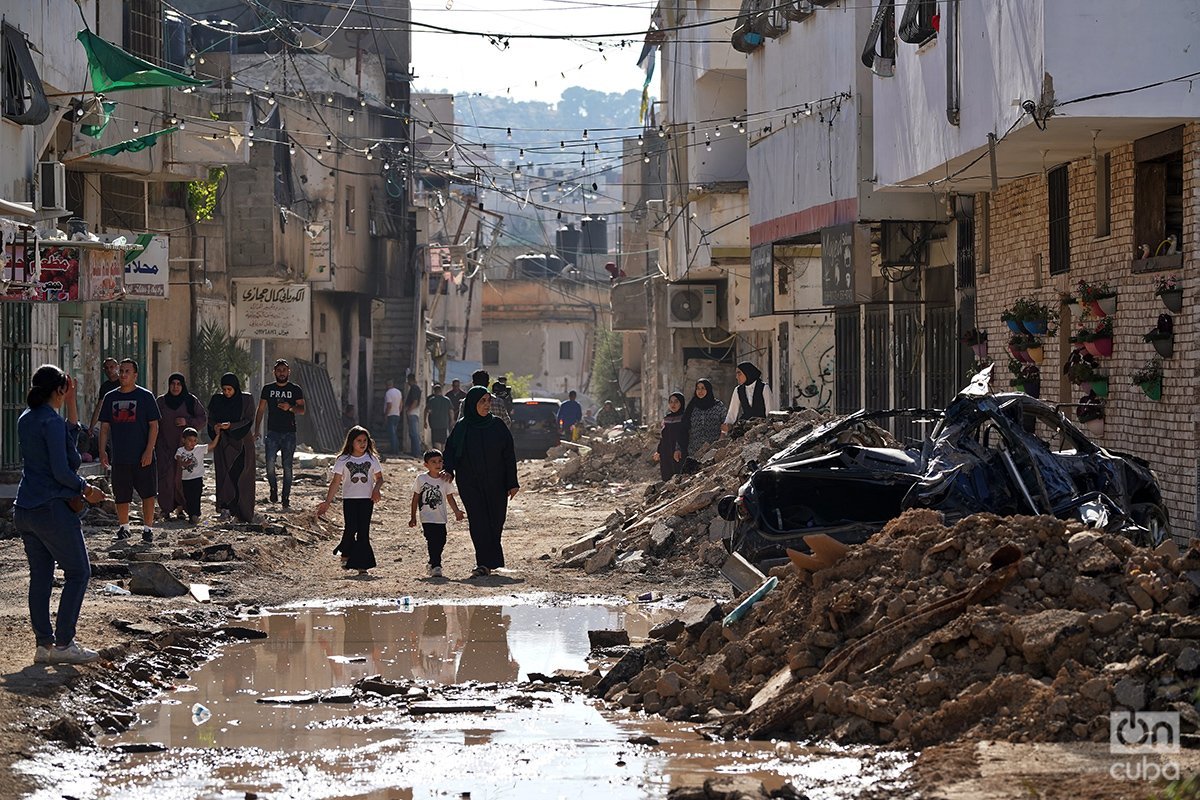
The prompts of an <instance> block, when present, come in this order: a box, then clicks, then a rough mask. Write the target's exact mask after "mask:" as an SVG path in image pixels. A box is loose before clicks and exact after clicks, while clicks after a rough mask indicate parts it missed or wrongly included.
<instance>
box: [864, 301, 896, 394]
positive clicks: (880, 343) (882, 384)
mask: <svg viewBox="0 0 1200 800" xmlns="http://www.w3.org/2000/svg"><path fill="white" fill-rule="evenodd" d="M863 316H864V320H863V322H864V327H865V328H866V358H865V364H866V386H865V387H864V388H865V389H866V398H865V400H866V402H865V404H864V405H865V407H866V408H867V410H868V411H878V410H880V409H884V408H887V407H888V405H889V404H888V373H889V372H890V370H889V369H888V338H889V334H890V331H889V330H888V327H889V326H888V307H887V306H877V307H874V308H868V309H867V310H866V313H865V314H864V315H863Z"/></svg>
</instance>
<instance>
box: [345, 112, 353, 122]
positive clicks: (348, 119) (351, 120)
mask: <svg viewBox="0 0 1200 800" xmlns="http://www.w3.org/2000/svg"><path fill="white" fill-rule="evenodd" d="M346 122H354V112H353V111H351V112H350V113H349V114H347V115H346Z"/></svg>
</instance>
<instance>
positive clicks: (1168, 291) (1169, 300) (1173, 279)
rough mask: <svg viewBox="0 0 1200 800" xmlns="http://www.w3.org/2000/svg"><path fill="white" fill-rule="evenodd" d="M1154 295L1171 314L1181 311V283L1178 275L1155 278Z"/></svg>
mask: <svg viewBox="0 0 1200 800" xmlns="http://www.w3.org/2000/svg"><path fill="white" fill-rule="evenodd" d="M1154 294H1155V296H1156V297H1158V299H1160V300H1162V302H1163V305H1164V306H1166V307H1167V311H1170V312H1171V313H1172V314H1178V313H1179V312H1180V311H1183V283H1182V282H1181V281H1180V280H1179V276H1178V275H1167V276H1165V277H1159V278H1155V279H1154Z"/></svg>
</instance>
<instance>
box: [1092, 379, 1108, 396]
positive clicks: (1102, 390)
mask: <svg viewBox="0 0 1200 800" xmlns="http://www.w3.org/2000/svg"><path fill="white" fill-rule="evenodd" d="M1091 392H1092V394H1094V395H1096V396H1097V397H1108V378H1105V377H1102V376H1099V375H1097V376H1096V377H1094V378H1092V383H1091Z"/></svg>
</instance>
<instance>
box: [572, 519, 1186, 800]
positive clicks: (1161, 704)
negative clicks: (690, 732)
mask: <svg viewBox="0 0 1200 800" xmlns="http://www.w3.org/2000/svg"><path fill="white" fill-rule="evenodd" d="M1083 533H1085V534H1087V535H1085V536H1081V535H1080V533H1079V529H1078V526H1077V525H1074V526H1072V529H1071V530H1068V526H1067V525H1066V524H1065V523H1064V522H1062V521H1061V520H1057V519H1054V518H1050V517H1008V518H1002V517H998V516H995V515H992V514H978V515H974V516H971V517H967V518H966V519H964V520H961V521H960V522H958V523H956V524H955V525H953V526H951V527H947V526H945V525H944V524H942V523H941V521H940V517H939V516H938V515H937V514H931V513H929V512H922V511H912V512H907V513H905V514H904V515H902V516H901V517H899V518H897V519H895V520H893V521H892V522H891V523H889V524H888V525H887V527H885V528H884V529H883V530H882V531H881V532H880V533H878V534H876V535H875V536H874V537H872V538H871V540H870V541H868V542H867V543H865V544H863V545H858V546H855V547H852V548H850V550H849V552H848V553H846V555H845V557H844V558H842V559H841V560H840V561H838V562H837V563H835V564H832V565H831V566H828V567H825V568H823V569H821V570H819V571H817V572H813V573H810V572H807V571H804V572H801V571H797V570H795V569H794V568H793V567H791V566H790V565H787V566H783V567H776V568H774V569H772V570H771V573H770V575H771V577H775V578H778V580H779V585H778V587H777V588H776V589H775V590H774V591H773V592H771V593H770V594H768V595H767V596H765V597H764V598H763V599H762V600H761V601H760V602H759V603H757V604H756V605H755V606H753V607H752V608H751V609H750V610H749V612H748V613H747V614H746V616H745V618H744V619H743V620H741V621H740V622H737V623H735V624H733V625H732V626H730V627H727V628H722V626H721V623H720V619H721V616H722V613H725V612H728V611H730V610H732V609H733V608H734V607H736V606H737V605H738V604H739V602H740V601H743V600H744V599H745V598H746V597H747V595H743V596H741V597H739V598H736V599H735V600H734V601H732V602H730V603H726V604H725V606H724V608H722V607H721V606H720V605H718V604H716V603H714V602H713V601H710V600H704V599H702V598H693V599H692V600H691V601H689V603H688V605H687V606H686V607H685V608H684V609H683V610H682V613H681V614H680V615H679V619H678V620H672V621H670V622H667V623H663V624H661V625H660V626H658V628H656V630H655V631H654V632H652V633H651V636H652V638H654V637H662V639H661V640H659V641H655V642H652V643H651V644H650V645H647V646H646V647H644V648H642V649H641V650H640V651H636V650H635V651H630V652H629V653H627V654H626V655H625V656H624V657H623V658H622V660H621V662H618V666H621V667H623V669H621V670H620V671H618V670H617V669H616V668H615V667H614V669H613V670H612V671H610V672H609V673H608V674H607V675H605V676H604V679H603V680H602V681H601V682H600V683H599V684H597V686H596V687H595V688H594V689H593V694H596V695H600V696H604V697H605V698H606V699H607V700H609V701H610V702H613V703H616V704H618V705H620V706H622V707H624V708H628V709H630V710H632V711H644V712H647V713H657V714H662V715H663V716H665V717H667V718H668V719H673V720H694V721H709V720H711V719H712V718H713V717H714V715H717V716H720V717H724V718H723V719H722V720H721V721H720V725H719V731H718V732H719V734H720V735H721V736H724V737H750V738H765V737H771V736H781V737H784V738H795V739H825V738H827V739H832V740H835V741H838V742H841V743H845V744H850V743H861V744H888V745H891V746H897V747H915V748H923V747H929V746H931V745H935V744H939V743H942V742H947V741H952V740H956V739H959V738H967V739H972V738H974V739H1002V740H1009V741H1077V740H1080V739H1083V740H1091V741H1097V742H1100V741H1107V739H1108V735H1109V717H1108V715H1109V713H1110V712H1113V711H1120V710H1137V711H1168V710H1177V709H1179V708H1186V709H1189V710H1192V711H1194V708H1193V706H1192V703H1194V697H1193V696H1192V693H1193V691H1194V687H1195V680H1196V675H1197V673H1198V672H1200V642H1198V640H1200V586H1197V584H1196V583H1195V582H1194V581H1193V580H1192V579H1191V577H1190V576H1191V574H1192V573H1194V572H1196V571H1197V570H1200V540H1193V542H1192V545H1191V547H1190V548H1188V549H1186V550H1184V551H1183V552H1180V553H1178V554H1176V555H1171V554H1170V553H1169V552H1166V551H1164V552H1162V553H1157V552H1155V551H1152V550H1150V549H1147V548H1140V547H1137V546H1136V545H1134V544H1133V543H1132V542H1131V541H1130V540H1129V539H1128V538H1126V537H1125V536H1123V535H1120V534H1108V533H1103V532H1098V531H1084V532H1083ZM1110 558H1111V559H1112V560H1113V561H1114V562H1115V566H1110V565H1108V564H1107V563H1105V564H1104V567H1103V569H1101V570H1099V571H1097V567H1098V566H1099V565H1100V562H1108V561H1109V559H1110ZM639 657H640V659H641V661H642V664H641V666H640V667H638V668H637V670H636V671H634V672H632V673H631V672H630V669H629V668H630V667H632V666H633V665H635V664H636V663H637V661H638V658H639ZM1181 713H1182V712H1181ZM1192 716H1194V717H1195V721H1194V722H1190V721H1189V719H1190V717H1189V716H1188V715H1186V714H1185V715H1184V717H1183V719H1184V721H1183V727H1184V730H1183V735H1184V736H1191V735H1194V734H1195V728H1196V726H1197V724H1200V714H1193V715H1192ZM681 796H683V795H681ZM697 796H700V795H697ZM704 796H705V797H707V796H708V795H704Z"/></svg>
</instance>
